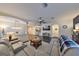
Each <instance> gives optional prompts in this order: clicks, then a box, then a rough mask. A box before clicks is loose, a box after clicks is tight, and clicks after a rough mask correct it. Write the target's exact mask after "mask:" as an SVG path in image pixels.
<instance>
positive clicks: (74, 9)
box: [0, 3, 79, 20]
mask: <svg viewBox="0 0 79 59" xmlns="http://www.w3.org/2000/svg"><path fill="white" fill-rule="evenodd" d="M0 12H4V13H8V14H11V15H13V16H17V17H20V18H23V19H27V20H37V19H38V18H39V17H44V18H45V19H47V20H51V17H54V18H55V19H57V18H59V17H63V16H69V15H71V16H73V18H74V17H75V16H76V15H77V14H79V4H77V3H74V4H72V3H70V4H68V3H63V4H61V3H57V4H56V3H49V4H48V7H46V8H43V6H42V3H17V4H12V3H10V4H3V3H1V4H0Z"/></svg>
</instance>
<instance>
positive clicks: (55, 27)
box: [52, 24, 59, 37]
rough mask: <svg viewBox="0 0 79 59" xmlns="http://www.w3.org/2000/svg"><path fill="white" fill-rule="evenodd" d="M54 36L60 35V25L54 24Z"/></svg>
mask: <svg viewBox="0 0 79 59" xmlns="http://www.w3.org/2000/svg"><path fill="white" fill-rule="evenodd" d="M52 37H59V25H57V24H54V25H52Z"/></svg>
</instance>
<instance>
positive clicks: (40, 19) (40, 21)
mask: <svg viewBox="0 0 79 59" xmlns="http://www.w3.org/2000/svg"><path fill="white" fill-rule="evenodd" d="M38 22H39V23H40V24H44V23H46V21H45V20H44V19H43V17H39V20H38Z"/></svg>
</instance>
